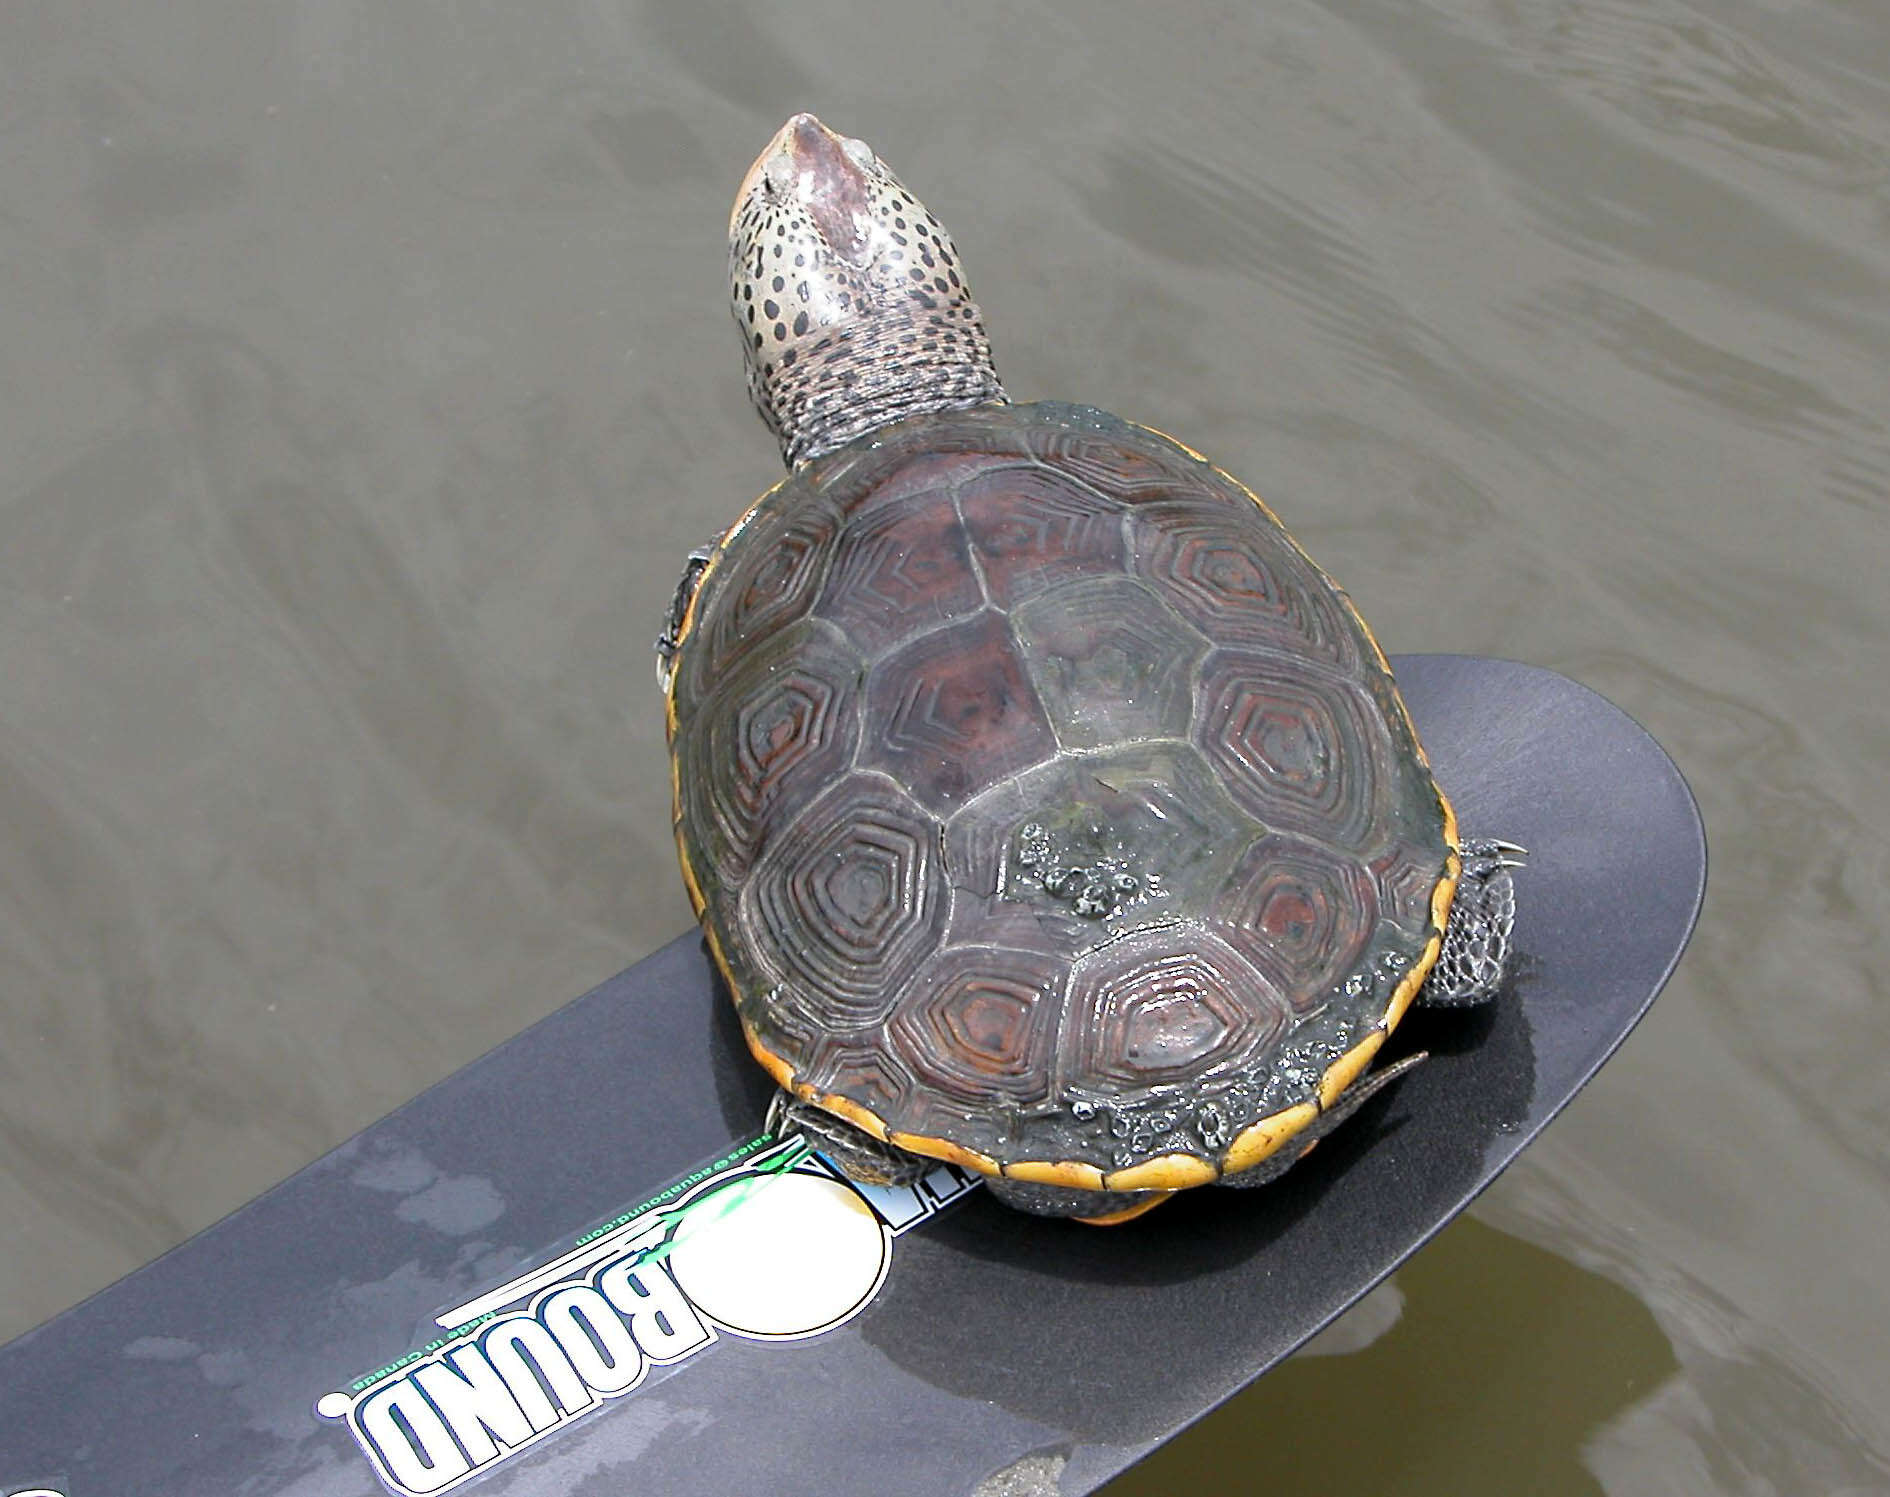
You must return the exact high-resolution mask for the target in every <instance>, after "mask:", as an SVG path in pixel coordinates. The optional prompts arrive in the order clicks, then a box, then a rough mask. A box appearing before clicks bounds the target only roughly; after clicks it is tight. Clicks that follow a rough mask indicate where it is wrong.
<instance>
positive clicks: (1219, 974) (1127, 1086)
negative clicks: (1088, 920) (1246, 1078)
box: [1061, 925, 1293, 1102]
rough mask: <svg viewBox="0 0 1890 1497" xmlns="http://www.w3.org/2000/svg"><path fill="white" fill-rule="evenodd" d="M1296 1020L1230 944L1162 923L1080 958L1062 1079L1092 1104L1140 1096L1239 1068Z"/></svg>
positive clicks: (1068, 1016) (1288, 1006)
mask: <svg viewBox="0 0 1890 1497" xmlns="http://www.w3.org/2000/svg"><path fill="white" fill-rule="evenodd" d="M1292 1018H1293V1010H1292V1005H1291V1004H1290V1003H1289V1002H1288V1001H1287V1000H1286V998H1285V997H1284V996H1283V995H1282V994H1281V993H1280V992H1279V990H1278V989H1277V988H1275V987H1274V986H1273V984H1272V983H1271V982H1269V981H1268V980H1267V979H1266V978H1265V977H1264V976H1263V975H1262V974H1261V973H1260V971H1259V970H1258V969H1257V968H1255V967H1254V966H1253V964H1252V963H1250V962H1248V961H1247V960H1246V958H1244V957H1243V956H1241V955H1240V953H1239V952H1237V951H1235V950H1234V948H1233V947H1232V946H1230V945H1229V944H1228V943H1227V942H1225V941H1222V940H1220V939H1219V938H1218V937H1216V936H1214V935H1212V934H1211V933H1209V932H1207V931H1205V930H1202V929H1200V928H1199V927H1197V926H1188V925H1172V926H1163V927H1157V928H1156V929H1153V930H1149V931H1145V932H1142V933H1139V934H1137V935H1134V936H1130V937H1127V938H1126V939H1124V940H1121V941H1116V942H1112V943H1110V944H1109V945H1107V946H1104V947H1103V948H1101V949H1100V950H1099V951H1096V952H1093V953H1091V954H1089V955H1087V956H1085V957H1083V958H1082V959H1081V960H1079V961H1078V962H1077V963H1076V965H1075V968H1074V970H1073V971H1072V973H1071V977H1070V1001H1069V1005H1068V1009H1067V1011H1066V1013H1065V1017H1064V1025H1065V1035H1066V1040H1065V1046H1064V1051H1065V1057H1064V1067H1065V1069H1064V1073H1063V1076H1062V1078H1061V1079H1062V1081H1063V1083H1064V1086H1065V1088H1066V1089H1067V1090H1070V1091H1072V1092H1074V1093H1075V1094H1077V1095H1081V1096H1085V1097H1088V1098H1090V1099H1091V1100H1101V1099H1107V1100H1110V1101H1117V1100H1120V1101H1126V1102H1135V1101H1140V1100H1142V1099H1144V1098H1145V1097H1146V1096H1148V1095H1149V1094H1150V1092H1151V1091H1153V1090H1154V1089H1156V1088H1160V1087H1165V1086H1173V1085H1175V1084H1177V1083H1188V1084H1194V1083H1200V1082H1211V1081H1212V1080H1213V1079H1214V1078H1215V1077H1217V1076H1221V1075H1224V1074H1227V1073H1229V1072H1232V1071H1236V1070H1238V1069H1240V1067H1241V1066H1242V1065H1243V1064H1244V1063H1246V1062H1248V1061H1251V1060H1252V1059H1254V1058H1255V1057H1256V1056H1257V1055H1258V1054H1259V1053H1260V1052H1261V1051H1263V1050H1264V1049H1265V1047H1266V1046H1267V1045H1268V1044H1270V1043H1271V1042H1272V1041H1273V1040H1274V1039H1276V1038H1277V1037H1278V1036H1279V1035H1280V1034H1281V1033H1283V1032H1284V1031H1285V1029H1286V1027H1287V1025H1288V1024H1289V1023H1290V1022H1291V1020H1292Z"/></svg>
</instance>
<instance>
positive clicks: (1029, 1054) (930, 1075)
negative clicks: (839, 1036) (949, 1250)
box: [888, 946, 1068, 1144]
mask: <svg viewBox="0 0 1890 1497" xmlns="http://www.w3.org/2000/svg"><path fill="white" fill-rule="evenodd" d="M1067 975H1068V973H1067V968H1066V966H1065V964H1064V963H1062V962H1060V961H1058V960H1056V959H1055V958H1053V957H1050V956H1047V955H1045V954H1043V953H1041V952H1032V951H1018V950H1014V949H1007V948H1005V947H999V946H955V947H947V948H946V949H945V950H943V951H941V952H940V953H939V954H938V956H937V957H936V958H935V959H934V960H933V961H932V962H930V963H928V964H927V966H926V968H925V969H924V970H923V971H922V972H921V973H920V974H919V976H918V978H917V979H916V980H915V981H914V982H913V983H912V985H911V986H910V987H909V988H908V989H907V990H906V992H905V994H904V995H903V997H902V998H901V999H900V1002H899V1006H898V1008H897V1010H896V1011H895V1012H894V1014H893V1017H892V1020H891V1022H890V1024H889V1025H888V1038H889V1040H890V1043H891V1045H892V1048H893V1049H894V1050H895V1051H897V1052H898V1054H899V1055H900V1058H901V1059H902V1060H903V1061H904V1062H905V1064H906V1066H907V1068H908V1069H909V1070H910V1071H911V1072H912V1074H913V1075H915V1076H916V1077H918V1078H919V1079H920V1081H921V1082H922V1083H923V1084H924V1085H926V1086H928V1087H933V1088H936V1089H937V1090H939V1091H940V1092H943V1093H945V1094H946V1095H948V1096H950V1097H951V1098H953V1099H954V1100H955V1101H956V1102H957V1103H958V1105H959V1108H960V1110H961V1111H962V1110H963V1109H964V1108H965V1107H972V1108H976V1107H978V1106H980V1105H981V1104H983V1103H985V1102H987V1101H988V1102H992V1103H996V1104H1000V1105H1003V1106H1008V1107H1025V1106H1030V1105H1032V1104H1035V1103H1040V1102H1043V1101H1044V1100H1046V1099H1047V1098H1048V1097H1049V1095H1050V1085H1051V1061H1052V1059H1053V1058H1054V1056H1055V1054H1056V1044H1057V1028H1058V1021H1059V1017H1060V1010H1061V1008H1062V1004H1063V986H1064V982H1065V979H1066V977H1067ZM972 1142H973V1143H974V1144H975V1143H977V1142H978V1141H977V1140H972Z"/></svg>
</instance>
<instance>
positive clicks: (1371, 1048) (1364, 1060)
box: [1319, 1029, 1385, 1108]
mask: <svg viewBox="0 0 1890 1497" xmlns="http://www.w3.org/2000/svg"><path fill="white" fill-rule="evenodd" d="M1384 1042H1385V1031H1384V1030H1382V1029H1374V1030H1373V1031H1372V1032H1371V1033H1370V1034H1368V1035H1366V1036H1365V1038H1364V1039H1362V1040H1360V1041H1359V1042H1358V1043H1357V1044H1356V1045H1354V1046H1353V1047H1352V1048H1351V1049H1350V1050H1347V1051H1346V1052H1345V1054H1343V1055H1341V1056H1340V1057H1339V1058H1338V1059H1337V1060H1335V1061H1333V1063H1332V1064H1331V1065H1330V1066H1328V1067H1327V1068H1326V1074H1325V1075H1324V1077H1322V1078H1321V1079H1320V1082H1319V1105H1320V1107H1321V1108H1326V1107H1330V1106H1331V1105H1332V1104H1333V1103H1334V1102H1336V1101H1338V1100H1339V1093H1340V1092H1342V1091H1344V1090H1345V1089H1346V1088H1347V1087H1348V1086H1350V1085H1351V1084H1352V1083H1353V1082H1354V1081H1356V1080H1358V1078H1359V1076H1360V1075H1361V1074H1362V1073H1363V1072H1364V1070H1365V1067H1367V1066H1368V1065H1370V1064H1371V1063H1372V1057H1373V1056H1374V1055H1376V1054H1377V1053H1378V1047H1379V1046H1380V1045H1382V1044H1384Z"/></svg>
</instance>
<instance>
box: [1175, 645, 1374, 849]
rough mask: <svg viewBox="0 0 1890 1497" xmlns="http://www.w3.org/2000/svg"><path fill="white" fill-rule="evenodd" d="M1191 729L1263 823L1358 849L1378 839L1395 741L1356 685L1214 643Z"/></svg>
mask: <svg viewBox="0 0 1890 1497" xmlns="http://www.w3.org/2000/svg"><path fill="white" fill-rule="evenodd" d="M1196 733H1197V735H1198V738H1199V741H1200V742H1201V744H1202V748H1203V751H1204V753H1205V754H1206V755H1207V758H1208V761H1209V763H1211V764H1212V765H1213V766H1214V767H1215V769H1216V770H1217V771H1218V772H1219V774H1220V776H1221V778H1222V781H1223V783H1224V784H1225V785H1226V787H1227V791H1228V793H1229V794H1230V795H1232V796H1233V797H1234V799H1235V800H1236V801H1238V802H1239V803H1240V804H1241V806H1242V807H1244V808H1245V809H1246V810H1247V812H1248V813H1249V814H1250V815H1252V816H1254V817H1255V818H1256V819H1257V820H1259V821H1260V822H1262V823H1264V824H1265V825H1266V826H1268V827H1271V828H1273V829H1274V830H1276V831H1286V832H1293V833H1296V834H1298V835H1300V836H1305V837H1311V838H1315V839H1318V840H1320V841H1325V842H1330V843H1332V844H1334V845H1336V846H1338V847H1342V848H1346V849H1348V850H1351V851H1354V852H1363V851H1365V850H1367V849H1368V848H1369V847H1370V846H1371V845H1372V844H1373V843H1375V842H1376V841H1377V840H1378V837H1379V834H1380V833H1379V828H1380V826H1381V825H1382V824H1383V822H1382V818H1383V816H1384V814H1385V810H1386V806H1385V800H1386V796H1385V794H1384V791H1385V788H1386V787H1385V784H1384V782H1385V780H1386V779H1387V778H1388V777H1390V776H1393V775H1395V773H1396V769H1397V766H1396V764H1395V763H1394V762H1393V755H1394V753H1395V747H1394V745H1393V743H1392V739H1391V735H1390V734H1389V732H1388V731H1386V729H1385V726H1384V722H1383V719H1382V718H1380V717H1379V716H1378V715H1377V714H1376V713H1375V712H1373V711H1371V709H1370V699H1369V698H1368V697H1366V696H1365V694H1364V693H1363V692H1362V691H1361V690H1360V689H1359V688H1358V687H1357V686H1356V685H1354V684H1353V683H1351V682H1349V681H1346V680H1343V679H1341V678H1336V677H1328V676H1324V675H1320V674H1316V673H1314V672H1311V671H1308V670H1305V669H1303V668H1302V667H1300V666H1299V665H1298V663H1297V662H1295V661H1292V660H1283V659H1281V658H1280V657H1279V656H1277V655H1274V654H1271V653H1264V652H1260V651H1248V650H1217V651H1216V652H1215V653H1214V654H1212V655H1210V656H1209V657H1208V659H1207V663H1206V664H1205V665H1204V666H1203V667H1202V671H1201V688H1200V695H1199V698H1198V705H1197V709H1196Z"/></svg>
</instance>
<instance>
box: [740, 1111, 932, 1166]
mask: <svg viewBox="0 0 1890 1497" xmlns="http://www.w3.org/2000/svg"><path fill="white" fill-rule="evenodd" d="M767 1128H768V1131H769V1132H770V1133H772V1134H773V1135H774V1136H775V1137H776V1138H786V1137H787V1136H788V1135H789V1134H793V1133H798V1134H800V1135H801V1137H802V1138H804V1139H806V1140H807V1142H808V1143H809V1144H811V1145H812V1146H813V1147H814V1148H815V1149H816V1150H818V1151H819V1152H820V1153H821V1154H824V1155H825V1156H826V1157H827V1158H828V1160H830V1161H831V1162H832V1163H833V1164H834V1165H835V1166H836V1167H837V1168H838V1169H839V1170H840V1172H841V1173H842V1174H843V1175H845V1176H846V1177H847V1178H848V1179H849V1180H857V1181H858V1182H859V1183H860V1184H862V1185H911V1184H912V1183H913V1182H914V1181H916V1180H919V1179H921V1178H923V1177H924V1175H925V1174H926V1172H927V1171H928V1170H931V1169H934V1168H936V1167H937V1164H938V1161H937V1160H936V1159H926V1158H923V1157H922V1156H920V1155H918V1154H912V1153H908V1152H907V1151H906V1150H904V1149H895V1148H894V1147H893V1146H892V1145H891V1144H889V1143H885V1142H883V1141H881V1140H880V1139H877V1138H874V1137H873V1135H872V1134H870V1133H868V1132H867V1131H866V1130H865V1129H864V1128H856V1127H854V1126H853V1124H851V1123H849V1122H848V1121H847V1120H846V1119H845V1118H838V1117H835V1116H834V1115H833V1114H832V1113H831V1112H827V1111H825V1110H824V1109H822V1108H819V1107H816V1106H814V1104H813V1103H811V1102H803V1101H801V1100H800V1099H799V1098H797V1097H793V1096H790V1095H789V1094H788V1093H786V1092H776V1093H775V1097H774V1101H772V1102H771V1103H769V1104H768V1122H767Z"/></svg>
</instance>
